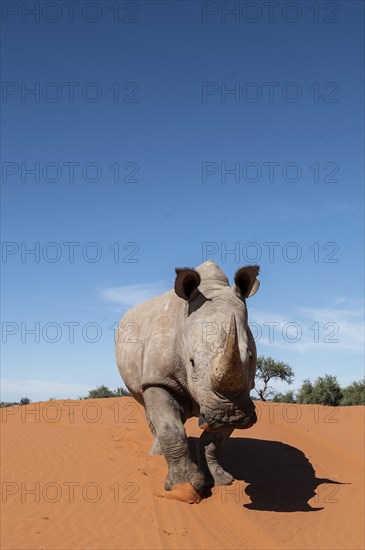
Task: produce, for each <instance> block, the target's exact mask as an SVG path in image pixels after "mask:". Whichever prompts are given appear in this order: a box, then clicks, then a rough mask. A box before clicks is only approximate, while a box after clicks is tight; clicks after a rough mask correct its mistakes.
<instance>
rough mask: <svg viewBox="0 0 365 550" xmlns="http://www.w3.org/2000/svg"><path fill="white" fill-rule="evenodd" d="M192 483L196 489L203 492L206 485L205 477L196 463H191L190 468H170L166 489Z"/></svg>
mask: <svg viewBox="0 0 365 550" xmlns="http://www.w3.org/2000/svg"><path fill="white" fill-rule="evenodd" d="M189 484H190V485H191V486H192V487H193V488H194V490H195V491H197V492H198V493H201V492H202V490H203V489H204V487H205V478H204V475H203V474H202V472H201V471H200V470H199V469H198V467H197V466H196V464H194V463H191V464H190V465H189V468H188V469H187V470H185V471H181V470H180V469H178V468H170V470H169V473H168V476H167V478H166V482H165V490H166V491H171V490H173V489H174V488H175V487H176V486H180V485H189Z"/></svg>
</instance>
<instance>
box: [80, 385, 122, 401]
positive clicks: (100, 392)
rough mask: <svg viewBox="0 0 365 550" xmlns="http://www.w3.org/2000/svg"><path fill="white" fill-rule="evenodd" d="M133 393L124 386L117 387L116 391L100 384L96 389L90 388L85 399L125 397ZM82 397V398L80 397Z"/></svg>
mask: <svg viewBox="0 0 365 550" xmlns="http://www.w3.org/2000/svg"><path fill="white" fill-rule="evenodd" d="M128 395H131V394H130V393H129V391H128V390H126V389H124V388H117V389H116V390H115V391H113V390H111V389H110V388H108V387H107V386H98V387H97V388H95V390H90V391H89V395H88V396H87V397H84V399H99V398H102V397H125V396H128ZM80 399H82V398H80Z"/></svg>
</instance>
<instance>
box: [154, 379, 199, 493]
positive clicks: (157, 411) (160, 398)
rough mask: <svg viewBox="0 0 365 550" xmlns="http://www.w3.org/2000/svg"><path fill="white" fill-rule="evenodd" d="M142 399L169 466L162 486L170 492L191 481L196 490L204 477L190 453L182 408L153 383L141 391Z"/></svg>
mask: <svg viewBox="0 0 365 550" xmlns="http://www.w3.org/2000/svg"><path fill="white" fill-rule="evenodd" d="M144 401H145V405H146V414H147V418H148V421H149V423H150V425H151V429H152V433H155V434H156V437H157V440H158V442H159V444H160V446H161V450H162V454H163V455H164V456H165V459H166V462H167V466H168V475H167V478H166V483H165V489H166V490H167V491H172V490H174V488H176V486H177V485H186V484H190V485H192V487H193V488H194V489H195V491H197V492H198V493H199V492H200V491H201V490H202V488H203V487H204V484H205V480H204V476H203V474H202V473H201V472H200V470H199V468H198V467H197V465H196V464H195V463H194V462H193V461H192V459H191V456H190V452H189V447H188V441H187V437H186V432H185V428H184V425H183V414H184V411H183V407H182V406H181V405H180V404H179V403H178V401H177V400H176V399H175V397H174V396H173V395H171V394H170V393H169V392H168V390H166V389H164V388H159V387H155V386H150V387H149V388H147V389H146V390H145V391H144Z"/></svg>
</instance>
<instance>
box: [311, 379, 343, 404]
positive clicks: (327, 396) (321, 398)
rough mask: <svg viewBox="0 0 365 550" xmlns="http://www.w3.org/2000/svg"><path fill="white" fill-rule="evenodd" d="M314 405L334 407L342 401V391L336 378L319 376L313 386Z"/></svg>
mask: <svg viewBox="0 0 365 550" xmlns="http://www.w3.org/2000/svg"><path fill="white" fill-rule="evenodd" d="M313 395H314V399H315V401H314V403H318V404H320V405H328V406H332V407H336V406H337V405H339V404H340V401H341V399H342V395H343V394H342V389H341V386H340V385H339V383H338V382H337V378H336V376H332V375H330V374H325V375H324V376H319V377H318V378H317V380H316V381H315V383H314V386H313Z"/></svg>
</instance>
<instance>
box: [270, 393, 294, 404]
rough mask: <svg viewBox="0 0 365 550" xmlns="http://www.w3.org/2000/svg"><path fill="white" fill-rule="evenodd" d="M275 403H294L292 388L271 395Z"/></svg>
mask: <svg viewBox="0 0 365 550" xmlns="http://www.w3.org/2000/svg"><path fill="white" fill-rule="evenodd" d="M273 401H274V402H275V403H296V399H295V396H294V392H293V391H292V390H289V391H287V392H286V393H277V394H276V395H274V397H273Z"/></svg>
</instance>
